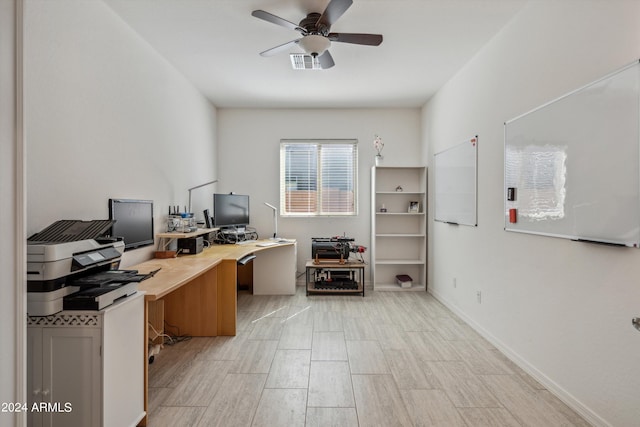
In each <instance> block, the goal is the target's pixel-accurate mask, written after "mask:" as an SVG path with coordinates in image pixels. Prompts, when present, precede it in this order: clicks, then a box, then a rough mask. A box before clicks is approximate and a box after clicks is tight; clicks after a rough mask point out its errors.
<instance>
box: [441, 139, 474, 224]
mask: <svg viewBox="0 0 640 427" xmlns="http://www.w3.org/2000/svg"><path fill="white" fill-rule="evenodd" d="M434 167H435V192H436V195H435V216H434V219H435V220H436V221H441V222H447V223H450V224H462V225H473V226H476V225H478V221H477V211H478V209H477V205H478V203H477V188H478V186H477V168H478V137H477V136H475V137H473V138H470V139H469V140H467V141H465V142H463V143H461V144H458V145H456V146H454V147H451V148H449V149H447V150H444V151H441V152H439V153H436V154H435V156H434Z"/></svg>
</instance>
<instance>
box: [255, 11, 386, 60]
mask: <svg viewBox="0 0 640 427" xmlns="http://www.w3.org/2000/svg"><path fill="white" fill-rule="evenodd" d="M352 4H353V0H331V1H330V2H329V4H328V5H327V7H326V8H325V10H324V12H323V13H322V14H320V13H316V12H312V13H309V14H308V15H307V16H306V17H305V18H304V19H302V20H301V21H300V23H299V24H294V23H293V22H291V21H287V20H286V19H283V18H280V17H279V16H276V15H273V14H271V13H269V12H265V11H264V10H254V11H253V12H252V13H251V15H252V16H255V17H256V18H259V19H262V20H264V21H267V22H271V23H272V24H276V25H280V26H282V27H285V28H289V29H291V30H295V31H297V32H299V33H300V34H302V38H299V39H296V40H291V41H290V42H287V43H284V44H281V45H279V46H276V47H273V48H271V49H267V50H265V51H263V52H260V55H262V56H271V55H275V54H277V53H280V52H282V51H285V50H288V49H289V48H291V47H293V46H295V45H300V47H301V48H302V49H303V50H304V51H305V52H306V53H307V54H308V55H310V56H311V57H312V61H311V64H312V66H313V64H314V62H316V61H315V60H316V59H317V63H318V64H319V65H320V68H319V69H325V70H326V69H327V68H331V67H333V66H334V65H335V62H334V61H333V58H332V56H331V54H330V53H329V50H328V49H329V47H331V42H339V43H350V44H360V45H367V46H378V45H380V43H382V35H380V34H362V33H331V32H330V30H331V26H332V25H333V24H334V23H335V22H336V21H337V20H338V18H340V17H341V16H342V14H343V13H344V12H346V10H347V9H349V7H351V5H352ZM294 60H295V61H300V59H299V58H298V57H296V58H294V56H293V54H292V55H291V62H292V64H293V67H294V68H296V69H318V68H309V67H304V68H297V67H296V64H295V63H294ZM303 62H304V58H303ZM307 62H308V61H307Z"/></svg>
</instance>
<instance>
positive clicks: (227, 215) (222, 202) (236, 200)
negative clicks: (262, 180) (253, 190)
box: [213, 193, 249, 228]
mask: <svg viewBox="0 0 640 427" xmlns="http://www.w3.org/2000/svg"><path fill="white" fill-rule="evenodd" d="M247 225H249V196H247V195H242V194H233V193H230V194H219V193H216V194H214V195H213V226H214V227H220V228H224V227H245V226H247Z"/></svg>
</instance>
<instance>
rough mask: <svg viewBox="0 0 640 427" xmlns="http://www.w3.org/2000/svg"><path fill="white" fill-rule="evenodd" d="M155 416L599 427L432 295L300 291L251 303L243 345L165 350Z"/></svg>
mask: <svg viewBox="0 0 640 427" xmlns="http://www.w3.org/2000/svg"><path fill="white" fill-rule="evenodd" d="M170 330H171V329H170V328H169V331H170ZM149 410H150V415H149V419H148V425H149V426H151V427H157V426H171V427H175V426H225V427H228V426H269V427H275V426H287V427H291V426H340V427H348V426H385V427H387V426H442V427H456V426H468V427H472V426H491V427H499V426H533V427H550V426H588V425H589V424H588V423H587V422H586V421H585V420H584V419H582V418H581V417H580V416H579V415H578V414H576V413H575V412H574V411H572V410H571V409H569V408H568V407H567V406H566V405H565V404H563V403H562V402H561V401H559V400H558V399H557V398H555V397H554V396H553V395H551V393H549V392H548V391H547V390H545V388H544V387H543V386H542V385H540V384H539V383H538V382H536V381H535V380H533V379H532V378H531V377H530V376H528V375H527V374H526V373H524V372H523V371H522V370H521V369H519V368H518V367H517V366H516V365H515V364H513V363H512V362H511V361H509V360H508V359H507V358H506V357H505V356H503V355H502V354H501V353H500V352H499V351H498V350H496V349H495V348H494V347H493V346H492V345H491V344H489V343H488V342H487V341H486V340H484V339H483V338H481V337H480V336H479V335H478V334H477V333H476V332H475V331H473V330H472V329H471V328H470V327H469V326H468V325H467V324H465V323H464V322H463V321H461V320H460V319H459V318H457V317H456V316H455V315H454V314H453V313H451V312H450V311H449V310H448V309H447V308H445V307H444V306H443V305H441V304H440V303H439V302H438V301H436V300H435V299H434V298H433V297H432V296H430V295H429V294H427V293H425V292H419V293H415V292H368V293H367V295H366V297H365V298H362V296H344V295H313V296H309V297H307V296H305V292H304V289H303V288H301V287H299V288H298V292H297V294H296V295H293V296H253V295H250V294H247V293H242V292H241V293H240V294H239V295H238V334H237V336H235V337H213V338H193V339H190V340H186V341H182V342H179V343H177V344H175V345H173V346H165V348H164V350H163V351H162V352H161V353H160V354H159V355H158V356H156V358H155V361H154V363H153V364H151V365H150V367H149Z"/></svg>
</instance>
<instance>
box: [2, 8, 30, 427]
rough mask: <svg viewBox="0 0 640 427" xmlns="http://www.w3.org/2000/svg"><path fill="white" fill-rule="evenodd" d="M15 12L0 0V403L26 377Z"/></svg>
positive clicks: (6, 418)
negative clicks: (0, 216)
mask: <svg viewBox="0 0 640 427" xmlns="http://www.w3.org/2000/svg"><path fill="white" fill-rule="evenodd" d="M20 10H21V7H20V5H19V4H16V2H14V1H1V2H0V93H1V94H2V96H0V203H2V206H5V207H6V209H5V212H4V216H3V220H2V221H0V236H2V239H0V254H1V255H0V271H2V280H0V284H1V285H0V342H1V343H2V345H0V402H21V401H23V400H24V399H25V395H24V387H22V386H21V383H22V382H23V381H25V379H26V370H25V363H24V361H23V360H21V359H24V355H25V354H26V348H25V341H24V335H25V330H26V328H25V326H24V324H20V323H18V319H19V318H20V317H21V316H22V315H23V314H24V312H25V307H24V301H22V299H21V298H20V297H19V295H20V293H21V291H22V290H23V286H24V283H21V281H20V278H21V277H22V274H21V273H22V272H23V271H24V268H25V267H21V268H20V267H19V264H21V263H22V262H24V257H23V254H22V252H24V245H23V244H21V242H23V241H24V236H22V234H23V233H24V221H23V220H22V217H23V213H24V207H23V204H24V200H23V197H21V194H22V192H21V190H20V187H21V185H22V179H21V174H22V172H23V168H22V167H21V166H20V165H21V161H20V160H19V157H20V153H21V150H22V145H21V144H20V143H19V129H18V126H19V121H18V120H19V116H18V115H17V108H16V101H17V98H16V97H17V95H18V93H17V84H16V79H17V77H18V73H19V69H18V70H17V65H18V64H19V57H17V56H16V55H17V49H16V46H17V42H18V41H17V34H19V26H18V25H17V20H16V11H20ZM17 32H18V33H17ZM18 38H19V36H18ZM18 242H20V243H18ZM20 419H22V420H24V419H25V418H24V417H21V416H20V415H19V414H15V413H9V412H0V425H3V426H12V425H18V423H19V422H20Z"/></svg>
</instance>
